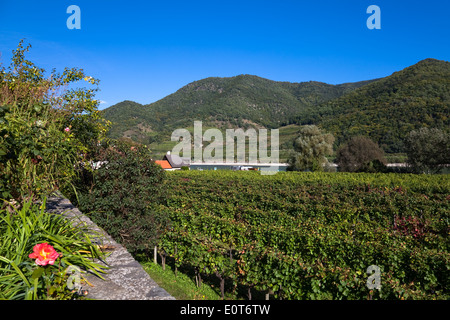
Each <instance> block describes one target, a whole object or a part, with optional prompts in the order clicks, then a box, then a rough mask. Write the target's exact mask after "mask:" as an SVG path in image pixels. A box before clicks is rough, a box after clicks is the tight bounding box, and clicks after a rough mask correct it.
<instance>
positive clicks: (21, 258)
mask: <svg viewBox="0 0 450 320" xmlns="http://www.w3.org/2000/svg"><path fill="white" fill-rule="evenodd" d="M44 209H45V199H44V202H43V203H42V204H41V205H37V204H33V203H32V202H31V201H28V202H26V203H24V205H23V207H22V208H21V209H20V210H18V209H15V210H14V211H13V212H9V211H8V210H0V235H1V237H0V299H9V300H23V299H26V300H35V299H73V298H76V297H77V296H76V293H75V292H71V291H70V290H69V289H70V288H67V280H68V278H69V276H70V274H68V273H67V272H66V271H67V268H68V267H69V266H76V267H78V268H80V271H83V272H88V271H89V272H93V273H95V274H97V275H99V276H101V273H102V272H103V271H104V270H103V268H102V266H101V265H99V264H97V263H95V262H93V260H92V259H94V258H102V257H103V254H102V252H101V251H100V250H99V248H98V247H97V245H95V244H94V243H93V242H92V241H91V239H92V237H93V236H95V235H94V234H92V232H90V231H88V230H87V229H86V228H85V227H84V226H82V225H80V224H74V223H73V221H71V220H69V219H66V218H64V217H63V216H61V215H56V214H52V213H48V212H45V210H44ZM40 243H48V244H50V245H51V246H52V247H53V248H54V250H56V252H58V254H59V257H58V258H57V260H56V262H55V263H54V264H53V265H51V264H47V265H46V266H42V265H41V266H40V265H38V264H36V263H35V261H34V260H33V259H32V258H30V257H29V254H31V253H32V252H33V247H34V246H35V245H36V244H40Z"/></svg>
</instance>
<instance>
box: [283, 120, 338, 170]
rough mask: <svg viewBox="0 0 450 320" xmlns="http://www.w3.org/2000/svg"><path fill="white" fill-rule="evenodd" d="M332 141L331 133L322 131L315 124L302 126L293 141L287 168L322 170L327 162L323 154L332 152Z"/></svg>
mask: <svg viewBox="0 0 450 320" xmlns="http://www.w3.org/2000/svg"><path fill="white" fill-rule="evenodd" d="M333 143H334V137H333V135H331V134H328V133H323V132H322V131H321V130H320V129H319V128H318V127H317V126H314V125H306V126H302V127H301V129H300V130H299V136H298V138H297V139H295V141H294V152H293V154H292V155H291V157H290V158H289V159H288V163H289V168H288V169H289V170H292V171H305V170H310V171H323V170H324V167H325V165H327V164H328V160H327V158H326V157H325V156H326V155H331V154H332V153H333Z"/></svg>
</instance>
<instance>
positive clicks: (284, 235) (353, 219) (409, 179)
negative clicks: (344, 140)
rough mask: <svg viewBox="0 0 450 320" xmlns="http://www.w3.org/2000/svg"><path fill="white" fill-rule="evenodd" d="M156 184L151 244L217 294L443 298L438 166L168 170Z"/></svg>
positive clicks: (444, 245) (444, 184)
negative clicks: (375, 170) (351, 170)
mask: <svg viewBox="0 0 450 320" xmlns="http://www.w3.org/2000/svg"><path fill="white" fill-rule="evenodd" d="M166 184H167V186H166V187H167V193H168V195H169V196H168V200H167V204H166V208H164V209H165V210H166V211H167V213H168V214H169V215H170V219H171V221H172V224H171V226H170V228H169V229H168V230H167V231H166V232H165V234H164V235H163V237H162V238H161V239H160V242H159V246H158V251H159V253H160V255H161V256H162V257H163V258H164V257H171V258H172V259H174V261H175V266H177V267H180V266H189V267H191V268H193V269H195V270H196V274H197V281H200V280H201V279H202V277H203V278H204V277H206V276H208V277H211V276H216V277H217V278H218V279H219V281H220V289H221V292H222V296H223V293H224V291H225V290H233V288H236V287H237V286H240V287H244V288H247V290H248V293H249V295H248V296H249V298H250V297H251V293H252V292H256V291H258V292H264V293H267V294H270V295H271V298H276V299H448V298H450V293H449V288H450V283H449V279H450V277H449V265H450V264H449V262H450V254H449V241H448V235H449V213H450V210H449V201H450V185H449V180H448V176H446V175H407V174H347V173H306V172H305V173H300V172H285V173H278V174H276V175H271V176H267V175H260V174H259V173H258V172H242V171H237V172H233V171H178V172H168V173H167V179H166ZM373 265H375V266H378V267H379V268H380V272H379V276H380V284H381V288H380V289H376V288H374V287H373V286H372V287H371V286H370V284H368V282H367V280H368V278H369V277H370V276H371V275H370V274H369V273H368V272H367V268H368V267H369V266H373ZM225 284H228V287H226V285H225ZM230 284H231V285H230ZM230 286H231V287H230Z"/></svg>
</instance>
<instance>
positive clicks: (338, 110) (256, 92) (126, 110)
mask: <svg viewBox="0 0 450 320" xmlns="http://www.w3.org/2000/svg"><path fill="white" fill-rule="evenodd" d="M449 109H450V62H447V61H439V60H435V59H426V60H423V61H420V62H418V63H417V64H415V65H413V66H410V67H408V68H405V69H404V70H401V71H398V72H395V73H393V74H392V75H390V76H388V77H385V78H381V79H375V80H368V81H361V82H355V83H346V84H340V85H330V84H326V83H323V82H316V81H309V82H302V83H290V82H277V81H271V80H268V79H264V78H260V77H257V76H253V75H239V76H236V77H229V78H218V77H213V78H206V79H203V80H199V81H195V82H192V83H190V84H188V85H186V86H184V87H183V88H181V89H179V90H178V91H177V92H175V93H173V94H171V95H169V96H167V97H165V98H163V99H161V100H159V101H157V102H154V103H151V104H147V105H141V104H139V103H136V102H132V101H123V102H120V103H118V104H116V105H114V106H111V107H110V108H107V109H105V110H104V111H103V112H104V115H105V118H107V119H108V120H111V121H112V122H113V126H112V129H111V132H110V136H111V137H113V138H119V137H123V136H126V137H130V138H132V139H133V140H135V141H138V142H141V143H145V144H151V143H153V145H154V144H155V143H156V144H157V143H162V142H164V141H170V134H171V133H172V131H173V130H175V129H177V128H188V127H192V125H193V122H194V121H195V120H201V121H203V125H204V127H207V126H211V127H217V128H222V129H225V128H237V127H240V128H248V127H249V126H252V127H265V128H278V127H282V126H285V125H288V124H297V125H302V124H316V125H319V126H321V127H323V128H324V129H326V130H327V131H329V132H331V133H333V134H334V135H335V137H336V145H338V144H340V143H342V142H344V141H346V140H347V139H349V138H350V137H351V136H354V135H366V136H369V137H370V138H372V139H373V140H374V141H376V142H378V143H379V144H380V145H381V146H382V147H383V148H384V150H385V151H387V152H401V151H402V146H403V145H402V140H403V137H404V136H405V135H406V134H407V133H408V132H409V131H411V130H412V129H415V128H418V127H422V126H429V127H437V128H441V129H442V128H445V129H447V128H449V127H450V126H449V124H450V123H449V121H450V119H449ZM291 128H292V127H291ZM290 131H292V130H290Z"/></svg>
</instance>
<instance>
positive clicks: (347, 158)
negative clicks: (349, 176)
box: [336, 136, 386, 172]
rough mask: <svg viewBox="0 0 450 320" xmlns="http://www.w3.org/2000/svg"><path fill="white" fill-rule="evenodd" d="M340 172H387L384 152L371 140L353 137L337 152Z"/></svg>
mask: <svg viewBox="0 0 450 320" xmlns="http://www.w3.org/2000/svg"><path fill="white" fill-rule="evenodd" d="M336 164H337V165H338V166H339V171H348V172H382V171H385V170H386V167H385V166H386V159H385V157H384V152H383V150H382V149H381V148H380V147H379V146H378V145H377V144H376V143H375V142H373V141H372V140H371V139H369V138H367V137H363V136H359V137H353V138H351V139H350V141H348V142H347V143H346V144H345V145H343V146H341V147H340V148H339V149H338V151H337V152H336Z"/></svg>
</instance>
